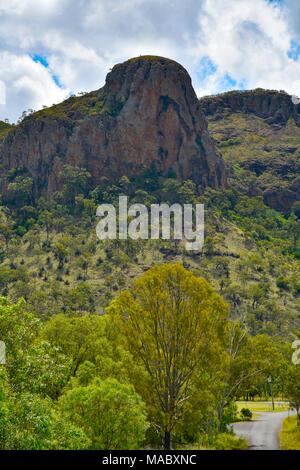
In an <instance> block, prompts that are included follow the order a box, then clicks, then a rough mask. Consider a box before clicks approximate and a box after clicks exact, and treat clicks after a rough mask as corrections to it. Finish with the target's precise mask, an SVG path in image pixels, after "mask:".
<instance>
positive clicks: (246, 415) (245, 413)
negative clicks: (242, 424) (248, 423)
mask: <svg viewBox="0 0 300 470" xmlns="http://www.w3.org/2000/svg"><path fill="white" fill-rule="evenodd" d="M241 415H242V417H243V418H249V419H251V418H252V416H253V414H252V411H251V410H249V408H243V409H242V410H241Z"/></svg>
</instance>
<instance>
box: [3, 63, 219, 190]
mask: <svg viewBox="0 0 300 470" xmlns="http://www.w3.org/2000/svg"><path fill="white" fill-rule="evenodd" d="M0 161H1V165H2V171H1V180H0V191H1V192H2V194H3V195H4V198H5V194H6V193H7V188H8V184H9V180H8V178H7V175H8V174H10V175H11V174H13V175H18V174H22V175H25V176H26V177H30V178H32V179H33V192H34V196H35V198H37V197H39V196H41V195H43V196H45V197H46V198H50V196H51V194H52V193H53V192H54V191H55V190H57V189H60V188H61V186H62V184H63V179H62V176H61V170H62V168H63V165H64V164H71V165H74V166H75V165H76V166H80V167H84V168H86V169H87V170H88V171H89V172H90V173H91V175H92V179H91V183H92V185H93V186H96V185H97V182H98V181H99V178H100V177H102V176H107V177H109V178H110V179H112V180H114V179H117V178H120V177H121V176H122V175H128V176H130V175H132V174H135V173H138V172H141V171H143V170H144V169H145V168H148V167H150V165H153V163H155V165H156V168H157V170H158V171H160V172H162V174H167V173H168V172H170V171H171V170H172V172H173V173H174V172H175V173H176V176H177V177H178V178H179V179H181V180H186V179H192V180H193V181H194V182H195V183H197V185H198V186H199V187H200V188H204V187H206V186H211V187H214V188H218V187H222V186H224V185H225V183H226V171H225V165H224V162H223V160H222V158H221V157H220V156H219V155H218V152H216V149H215V146H214V143H213V141H212V139H211V137H210V135H209V132H208V130H207V122H206V119H205V117H204V114H203V112H202V111H201V106H200V103H199V101H198V99H197V97H196V94H195V92H194V89H193V87H192V84H191V79H190V77H189V75H188V73H187V72H186V70H185V69H184V68H183V67H182V66H181V65H179V64H178V63H176V62H174V61H171V60H168V59H164V58H161V57H152V56H151V57H150V56H146V57H145V56H144V57H138V58H134V59H131V60H128V61H126V62H124V63H122V64H118V65H116V66H115V67H114V68H113V69H112V71H111V72H110V73H109V74H108V75H107V78H106V83H105V86H104V87H103V88H101V89H100V90H98V91H95V92H92V93H88V94H84V95H82V96H77V97H71V98H69V99H67V100H66V101H64V102H63V103H61V104H59V105H56V106H53V107H51V108H46V109H43V110H42V111H39V112H36V113H33V114H32V115H30V116H28V117H26V118H25V119H24V120H23V121H22V122H21V123H20V124H19V125H17V126H14V128H13V129H12V130H11V131H10V132H9V134H8V136H7V137H6V138H5V139H4V142H3V144H2V146H1V150H0ZM9 172H10V173H9Z"/></svg>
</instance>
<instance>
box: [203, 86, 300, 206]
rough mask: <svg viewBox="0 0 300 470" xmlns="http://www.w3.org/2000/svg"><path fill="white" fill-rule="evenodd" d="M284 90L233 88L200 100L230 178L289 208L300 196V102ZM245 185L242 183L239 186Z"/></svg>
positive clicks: (250, 192)
mask: <svg viewBox="0 0 300 470" xmlns="http://www.w3.org/2000/svg"><path fill="white" fill-rule="evenodd" d="M295 103H296V100H294V99H292V97H291V96H290V95H288V94H287V93H285V92H283V91H281V92H277V91H272V90H262V89H256V90H252V91H232V92H228V93H223V94H220V95H216V96H209V97H204V98H201V99H200V104H201V108H202V110H203V112H204V114H205V116H206V119H207V121H208V124H209V131H210V134H211V136H212V137H213V138H214V141H215V145H216V147H217V148H218V149H219V151H220V152H222V155H223V158H224V160H225V161H227V162H228V163H229V164H230V171H229V177H230V178H233V179H235V176H236V177H237V178H236V179H237V180H239V183H238V184H239V185H240V183H241V179H240V176H239V174H238V172H239V170H238V169H239V168H240V169H242V170H244V171H246V172H248V173H244V176H243V178H242V180H243V181H242V183H243V184H242V186H243V187H242V188H241V190H242V191H243V192H246V193H247V194H248V195H249V196H255V195H256V196H260V195H261V196H263V198H264V201H265V203H266V204H267V205H269V206H270V207H272V208H274V209H277V210H280V211H282V212H286V213H288V212H290V210H291V208H292V207H293V204H294V203H295V202H296V201H299V200H300V184H299V181H300V180H299V176H298V175H299V172H300V104H298V105H297V104H295ZM240 186H241V185H240Z"/></svg>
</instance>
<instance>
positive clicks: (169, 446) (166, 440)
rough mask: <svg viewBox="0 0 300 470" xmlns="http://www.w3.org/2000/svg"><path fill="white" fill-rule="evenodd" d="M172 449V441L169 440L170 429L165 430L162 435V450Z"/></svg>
mask: <svg viewBox="0 0 300 470" xmlns="http://www.w3.org/2000/svg"><path fill="white" fill-rule="evenodd" d="M171 449H172V442H171V433H170V431H167V430H166V431H165V437H164V450H171Z"/></svg>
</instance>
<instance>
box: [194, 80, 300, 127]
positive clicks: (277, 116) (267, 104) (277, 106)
mask: <svg viewBox="0 0 300 470" xmlns="http://www.w3.org/2000/svg"><path fill="white" fill-rule="evenodd" d="M201 107H202V109H203V111H204V114H205V115H206V116H207V117H208V116H209V118H210V119H214V120H218V119H222V117H223V114H224V110H225V109H226V110H227V111H228V112H233V113H234V112H237V111H239V112H242V113H245V114H250V113H253V114H255V115H256V116H259V117H260V118H262V119H265V120H266V122H267V123H268V124H278V125H279V126H280V125H281V126H283V125H285V124H286V123H287V121H288V120H289V119H290V117H291V116H292V117H293V118H294V120H295V122H296V124H297V126H298V127H300V105H299V104H298V105H295V104H294V103H293V101H292V99H291V96H290V95H288V94H287V93H285V92H284V91H282V92H278V91H273V90H263V89H261V88H257V89H256V90H248V91H232V92H228V93H223V94H220V95H217V96H208V97H204V98H202V99H201Z"/></svg>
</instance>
